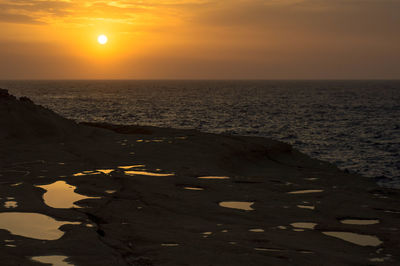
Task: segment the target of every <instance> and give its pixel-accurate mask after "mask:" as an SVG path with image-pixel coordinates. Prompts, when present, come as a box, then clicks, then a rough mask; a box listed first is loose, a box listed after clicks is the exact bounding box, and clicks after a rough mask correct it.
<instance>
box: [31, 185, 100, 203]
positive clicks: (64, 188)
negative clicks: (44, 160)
mask: <svg viewBox="0 0 400 266" xmlns="http://www.w3.org/2000/svg"><path fill="white" fill-rule="evenodd" d="M36 187H40V188H43V189H45V190H46V192H45V193H44V194H43V200H44V202H45V203H46V205H47V206H49V207H52V208H62V209H69V208H81V207H80V206H77V205H75V204H74V203H75V202H77V201H80V200H83V199H99V198H100V197H87V196H84V195H81V194H78V193H75V192H74V191H75V189H76V187H75V186H72V185H69V184H67V183H66V182H65V181H57V182H54V183H52V184H49V185H43V186H36Z"/></svg>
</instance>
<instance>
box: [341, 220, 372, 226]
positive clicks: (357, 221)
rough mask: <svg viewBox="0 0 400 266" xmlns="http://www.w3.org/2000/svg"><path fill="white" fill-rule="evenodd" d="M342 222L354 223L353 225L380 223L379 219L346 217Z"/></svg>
mask: <svg viewBox="0 0 400 266" xmlns="http://www.w3.org/2000/svg"><path fill="white" fill-rule="evenodd" d="M340 222H341V223H342V224H352V225H372V224H379V220H373V219H371V220H368V219H344V220H341V221H340Z"/></svg>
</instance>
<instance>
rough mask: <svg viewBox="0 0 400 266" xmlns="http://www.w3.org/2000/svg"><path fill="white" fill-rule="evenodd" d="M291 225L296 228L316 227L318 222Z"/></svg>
mask: <svg viewBox="0 0 400 266" xmlns="http://www.w3.org/2000/svg"><path fill="white" fill-rule="evenodd" d="M290 225H291V226H292V227H294V228H300V229H314V228H315V227H316V226H317V224H316V223H308V222H301V223H291V224H290Z"/></svg>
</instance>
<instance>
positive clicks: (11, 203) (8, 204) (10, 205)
mask: <svg viewBox="0 0 400 266" xmlns="http://www.w3.org/2000/svg"><path fill="white" fill-rule="evenodd" d="M4 207H5V208H7V209H9V208H17V207H18V202H16V201H12V200H11V201H6V202H4Z"/></svg>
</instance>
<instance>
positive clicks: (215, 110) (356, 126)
mask: <svg viewBox="0 0 400 266" xmlns="http://www.w3.org/2000/svg"><path fill="white" fill-rule="evenodd" d="M0 87H1V88H5V89H8V90H9V91H10V93H12V94H14V95H16V96H27V97H29V98H31V99H32V100H33V101H34V102H35V103H37V104H40V105H43V106H45V107H48V108H50V109H52V110H54V111H55V112H57V113H59V114H61V115H62V116H64V117H67V118H71V119H75V120H76V121H88V122H108V123H114V124H126V125H150V126H157V127H172V128H185V129H197V130H200V131H204V132H212V133H223V134H232V135H244V136H261V137H268V138H273V139H276V140H280V141H283V142H286V143H289V144H291V145H293V146H294V147H295V148H296V149H298V150H300V151H302V152H304V153H306V154H308V155H310V156H311V157H313V158H317V159H321V160H324V161H328V162H331V163H333V164H335V165H337V166H338V167H339V168H341V169H347V170H348V171H350V172H354V173H359V174H361V175H364V176H366V177H372V178H375V179H376V180H377V182H378V183H379V184H380V185H381V186H385V187H391V188H397V189H399V188H400V80H351V81H349V80H347V81H340V80H313V81H307V80H301V81H295V80H290V81H285V80H220V81H215V80H197V81H196V80H77V81H74V80H68V81H62V80H57V81H43V80H41V81H30V80H24V81H0Z"/></svg>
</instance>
